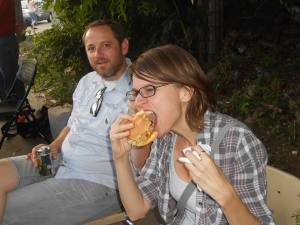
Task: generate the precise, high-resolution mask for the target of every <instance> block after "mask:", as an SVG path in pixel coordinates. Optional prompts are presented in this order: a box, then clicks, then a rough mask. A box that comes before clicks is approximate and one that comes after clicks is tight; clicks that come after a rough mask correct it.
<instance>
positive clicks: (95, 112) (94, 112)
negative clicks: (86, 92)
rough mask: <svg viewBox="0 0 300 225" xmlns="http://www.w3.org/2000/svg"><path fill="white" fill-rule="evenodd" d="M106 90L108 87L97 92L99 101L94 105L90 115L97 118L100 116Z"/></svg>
mask: <svg viewBox="0 0 300 225" xmlns="http://www.w3.org/2000/svg"><path fill="white" fill-rule="evenodd" d="M105 89H106V87H104V88H102V89H100V90H99V91H97V94H96V99H97V101H96V102H95V103H93V104H92V106H91V108H90V114H92V115H93V116H94V117H96V116H97V115H98V112H99V110H100V108H101V105H102V101H103V94H104V92H105Z"/></svg>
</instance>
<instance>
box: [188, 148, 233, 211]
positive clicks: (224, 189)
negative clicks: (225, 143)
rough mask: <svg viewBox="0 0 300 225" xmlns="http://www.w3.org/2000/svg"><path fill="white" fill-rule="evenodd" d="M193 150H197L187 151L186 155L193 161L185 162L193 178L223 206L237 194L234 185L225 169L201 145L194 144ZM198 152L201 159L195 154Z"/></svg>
mask: <svg viewBox="0 0 300 225" xmlns="http://www.w3.org/2000/svg"><path fill="white" fill-rule="evenodd" d="M193 151H195V152H194V153H193V152H192V151H186V153H185V156H186V157H187V158H188V159H189V160H190V161H191V162H192V163H185V166H186V168H187V169H188V170H189V172H190V176H191V178H192V180H193V181H194V182H195V183H196V184H197V185H198V186H199V187H200V188H201V189H202V190H203V191H205V192H206V193H207V194H208V195H210V196H211V197H212V198H213V199H215V200H216V201H217V202H218V203H219V204H220V205H221V206H224V205H225V204H226V203H227V202H228V201H230V199H231V198H232V197H233V196H234V195H235V191H234V189H233V187H232V185H231V184H230V183H229V181H228V180H227V178H226V176H225V175H224V173H223V171H222V170H221V169H220V168H219V167H218V166H217V165H216V164H215V163H214V161H213V160H212V159H211V158H210V156H209V155H208V154H207V153H206V152H205V151H204V150H203V149H202V148H201V147H200V146H198V145H197V146H194V147H193ZM196 153H197V154H198V155H199V156H200V159H199V158H198V157H196V156H195V155H194V154H196Z"/></svg>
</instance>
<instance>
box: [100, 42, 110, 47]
mask: <svg viewBox="0 0 300 225" xmlns="http://www.w3.org/2000/svg"><path fill="white" fill-rule="evenodd" d="M102 47H103V48H110V47H111V43H103V45H102Z"/></svg>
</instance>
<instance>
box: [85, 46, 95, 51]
mask: <svg viewBox="0 0 300 225" xmlns="http://www.w3.org/2000/svg"><path fill="white" fill-rule="evenodd" d="M86 50H87V51H88V52H94V51H95V50H96V48H95V47H94V46H88V47H87V49H86Z"/></svg>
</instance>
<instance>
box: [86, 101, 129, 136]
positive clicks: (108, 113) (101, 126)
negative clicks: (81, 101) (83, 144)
mask: <svg viewBox="0 0 300 225" xmlns="http://www.w3.org/2000/svg"><path fill="white" fill-rule="evenodd" d="M126 110H127V107H126V104H125V103H124V104H111V103H108V102H103V103H102V106H101V109H100V111H99V113H98V115H97V117H93V118H92V119H91V121H90V122H91V124H90V125H89V126H90V127H91V128H92V129H93V130H94V132H96V133H97V134H98V135H101V136H108V135H109V131H110V127H111V125H112V124H113V123H114V121H115V120H116V119H117V117H118V115H119V114H121V113H126Z"/></svg>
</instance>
